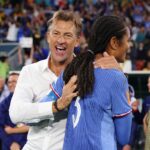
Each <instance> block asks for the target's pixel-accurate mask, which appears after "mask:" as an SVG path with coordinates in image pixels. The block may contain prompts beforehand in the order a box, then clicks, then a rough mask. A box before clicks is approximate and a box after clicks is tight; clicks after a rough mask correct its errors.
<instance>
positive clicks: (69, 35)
mask: <svg viewBox="0 0 150 150" xmlns="http://www.w3.org/2000/svg"><path fill="white" fill-rule="evenodd" d="M65 37H66V38H72V37H73V35H71V34H65Z"/></svg>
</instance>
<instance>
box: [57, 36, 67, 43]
mask: <svg viewBox="0 0 150 150" xmlns="http://www.w3.org/2000/svg"><path fill="white" fill-rule="evenodd" d="M57 41H58V42H59V43H65V41H66V40H65V38H64V36H63V35H60V36H59V37H58V39H57Z"/></svg>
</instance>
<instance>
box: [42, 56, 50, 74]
mask: <svg viewBox="0 0 150 150" xmlns="http://www.w3.org/2000/svg"><path fill="white" fill-rule="evenodd" d="M49 59H50V55H49V56H48V57H47V59H45V61H43V64H42V71H43V72H44V71H46V70H49V67H48V61H49Z"/></svg>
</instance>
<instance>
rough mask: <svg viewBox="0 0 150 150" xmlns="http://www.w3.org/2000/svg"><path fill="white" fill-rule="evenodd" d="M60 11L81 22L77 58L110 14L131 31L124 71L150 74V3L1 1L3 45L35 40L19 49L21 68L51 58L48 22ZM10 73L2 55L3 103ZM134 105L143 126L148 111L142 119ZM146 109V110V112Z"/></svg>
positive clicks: (0, 37) (0, 91)
mask: <svg viewBox="0 0 150 150" xmlns="http://www.w3.org/2000/svg"><path fill="white" fill-rule="evenodd" d="M58 9H65V10H71V11H74V13H76V14H77V15H79V16H80V17H81V18H82V22H83V30H82V35H81V41H80V47H77V48H76V49H75V53H76V54H78V53H80V52H83V51H85V50H86V48H87V41H88V37H89V34H90V31H91V26H92V24H93V22H94V20H95V18H96V15H97V14H99V15H110V14H111V15H117V16H121V17H122V18H124V20H125V21H126V23H127V24H128V26H129V28H130V31H131V41H130V44H131V48H130V49H129V51H128V53H127V58H126V61H125V63H124V64H123V70H124V72H128V71H131V70H149V71H150V1H149V0H0V44H1V43H7V42H9V43H16V42H17V43H20V41H21V39H22V38H31V39H32V40H33V44H32V46H31V47H23V46H21V45H20V47H19V48H18V58H19V62H18V63H20V64H21V65H22V66H23V65H28V64H31V63H33V62H37V61H40V60H42V59H45V58H47V56H48V54H49V47H48V43H47V41H46V31H47V21H48V20H49V19H50V18H51V16H52V15H53V13H54V12H55V11H56V10H58ZM22 56H23V58H22ZM9 70H10V68H9V62H8V56H7V54H4V53H3V54H2V53H1V51H0V102H1V101H3V100H4V99H6V98H7V97H8V96H9V95H10V90H9V86H8V83H9V82H5V79H6V77H8V79H9V76H8V73H9ZM15 75H16V74H15ZM149 88H150V87H149V82H148V89H149ZM149 92H150V89H149ZM10 99H11V97H10ZM10 99H9V100H10ZM147 99H148V100H147V101H145V103H146V102H147V103H146V104H145V103H144V104H143V105H145V107H147V106H148V107H149V104H150V97H148V98H147ZM133 104H134V105H133V112H134V113H133V114H134V115H135V116H134V117H135V118H134V119H135V120H136V121H135V122H136V123H137V124H142V123H141V122H142V120H143V118H144V116H145V114H146V113H147V112H148V110H147V111H146V112H145V113H144V114H142V117H141V114H140V113H139V111H138V105H139V104H138V103H137V101H136V102H134V103H133ZM145 107H144V106H143V110H145V109H144V108H145ZM137 114H138V115H137ZM136 116H138V117H136ZM139 116H140V117H139ZM139 119H140V121H139ZM139 122H140V123H139ZM3 130H6V129H5V128H4V129H3ZM26 131H27V130H26ZM23 133H24V131H23ZM133 134H134V133H133ZM131 145H132V144H131ZM10 146H11V145H10Z"/></svg>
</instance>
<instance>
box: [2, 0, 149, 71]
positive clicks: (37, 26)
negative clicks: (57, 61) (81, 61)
mask: <svg viewBox="0 0 150 150" xmlns="http://www.w3.org/2000/svg"><path fill="white" fill-rule="evenodd" d="M58 9H65V10H72V11H74V12H75V13H77V14H78V15H79V16H81V18H82V22H83V32H82V35H81V36H82V38H81V43H80V45H81V46H80V48H77V49H76V52H77V53H78V52H82V51H84V50H86V47H87V42H86V41H87V40H88V37H89V33H90V29H91V25H92V23H93V21H94V20H95V18H96V15H97V14H100V15H110V14H111V15H117V16H121V17H122V18H124V20H125V21H126V23H127V24H128V26H129V27H130V30H131V49H130V50H129V51H128V54H127V59H126V61H125V63H124V64H123V68H124V71H131V70H150V1H148V0H115V1H114V0H5V1H4V0H0V41H1V42H20V39H21V38H22V37H32V39H33V47H32V48H23V50H24V54H23V56H24V64H23V65H27V64H30V63H33V62H36V61H39V60H42V59H45V58H46V57H47V56H48V52H49V48H48V44H47V41H46V30H47V21H48V19H49V18H50V17H51V16H52V14H53V13H54V11H56V10H58ZM20 51H21V50H20ZM20 51H19V52H18V53H21V52H22V51H21V52H20ZM1 62H2V61H1ZM20 63H21V62H20Z"/></svg>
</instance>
